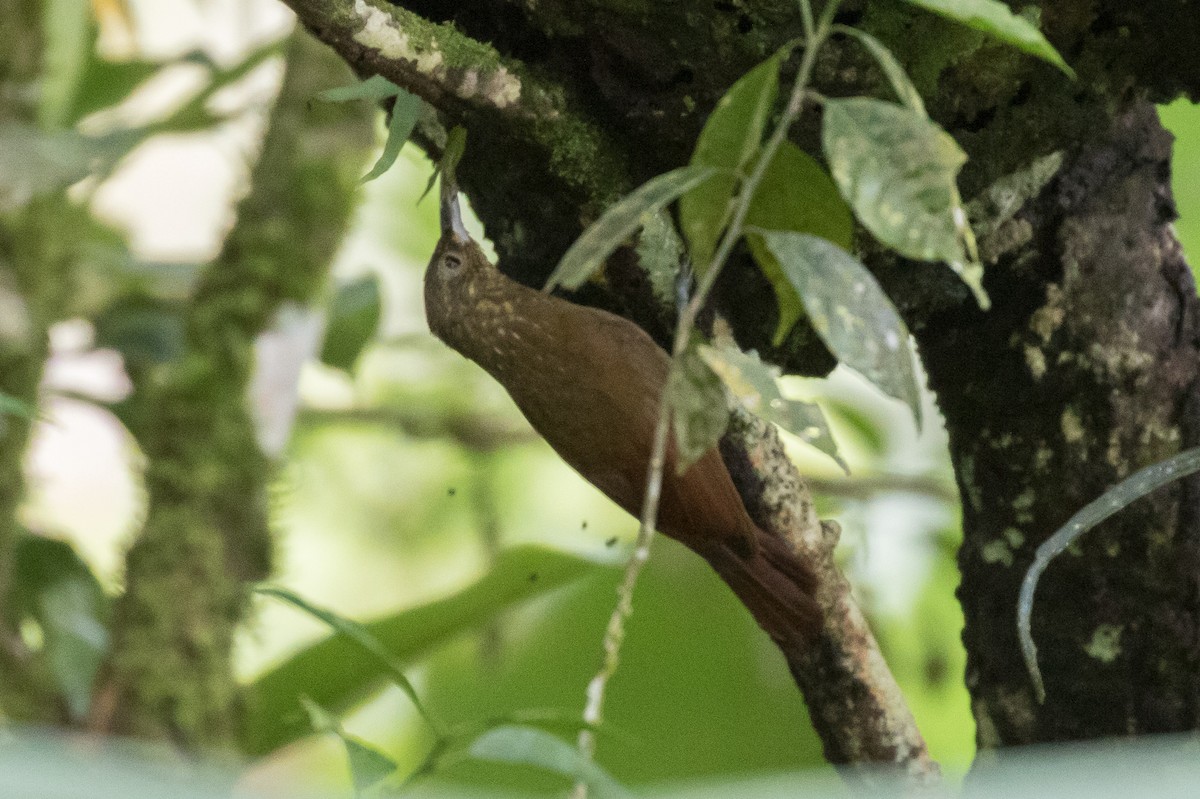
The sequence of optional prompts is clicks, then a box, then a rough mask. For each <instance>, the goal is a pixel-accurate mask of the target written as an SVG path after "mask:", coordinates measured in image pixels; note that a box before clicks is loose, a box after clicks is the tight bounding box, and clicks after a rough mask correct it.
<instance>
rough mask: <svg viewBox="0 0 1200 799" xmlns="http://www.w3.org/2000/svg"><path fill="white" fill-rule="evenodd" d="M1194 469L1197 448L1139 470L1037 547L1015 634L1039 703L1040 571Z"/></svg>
mask: <svg viewBox="0 0 1200 799" xmlns="http://www.w3.org/2000/svg"><path fill="white" fill-rule="evenodd" d="M1196 472H1200V447H1195V448H1193V449H1189V450H1184V451H1183V452H1181V453H1179V454H1178V455H1175V456H1174V457H1171V458H1167V459H1166V460H1165V461H1159V462H1158V463H1155V464H1151V465H1150V466H1147V467H1145V468H1144V469H1140V470H1138V471H1136V472H1134V473H1133V474H1131V475H1130V476H1129V477H1126V478H1125V479H1124V480H1122V481H1121V482H1119V483H1117V484H1116V485H1115V486H1113V487H1112V488H1110V489H1109V490H1108V491H1105V492H1104V493H1103V494H1101V495H1100V497H1099V498H1097V499H1094V500H1092V501H1091V502H1089V503H1088V504H1087V505H1085V506H1084V507H1083V509H1082V510H1080V511H1079V512H1078V513H1076V514H1075V515H1074V516H1072V517H1071V518H1070V519H1067V523H1066V524H1064V525H1063V526H1062V527H1061V528H1059V529H1058V530H1057V531H1056V532H1055V533H1054V535H1052V536H1050V537H1049V538H1047V539H1046V540H1045V541H1043V542H1042V545H1041V546H1039V547H1038V548H1037V552H1036V553H1034V556H1033V563H1032V564H1030V566H1029V571H1027V572H1025V579H1024V580H1023V581H1022V582H1021V594H1020V597H1019V598H1018V600H1017V633H1018V635H1019V636H1020V638H1021V655H1022V656H1023V657H1024V658H1025V668H1026V669H1028V671H1029V678H1030V680H1032V681H1033V687H1034V690H1035V691H1036V692H1037V697H1038V701H1039V702H1043V701H1045V699H1046V687H1045V685H1044V684H1043V682H1042V673H1041V671H1040V670H1039V669H1038V665H1037V646H1036V645H1035V644H1034V643H1033V632H1032V629H1031V625H1032V621H1031V619H1032V616H1033V594H1034V592H1035V591H1036V590H1037V585H1038V581H1039V580H1040V579H1041V577H1042V572H1044V571H1045V570H1046V567H1047V566H1049V565H1050V561H1052V560H1054V559H1055V558H1056V557H1058V556H1059V555H1061V554H1062V553H1063V552H1064V551H1065V550H1066V548H1067V547H1069V546H1071V544H1073V543H1075V542H1076V541H1078V540H1079V538H1080V537H1081V536H1082V535H1083V534H1084V533H1086V532H1087V531H1088V530H1091V529H1092V528H1093V527H1095V526H1097V525H1098V524H1100V523H1101V522H1103V521H1104V520H1106V519H1108V518H1109V517H1110V516H1112V515H1113V514H1115V513H1117V512H1118V511H1121V510H1124V509H1125V508H1127V507H1128V506H1129V505H1130V503H1132V502H1135V501H1136V500H1139V499H1141V498H1142V497H1144V496H1146V495H1147V494H1149V493H1151V492H1153V491H1157V490H1158V489H1160V488H1162V487H1163V486H1165V485H1167V484H1168V483H1173V482H1175V481H1176V480H1182V479H1183V478H1185V477H1188V476H1190V475H1193V474H1195V473H1196Z"/></svg>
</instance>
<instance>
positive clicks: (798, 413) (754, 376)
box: [700, 345, 850, 474]
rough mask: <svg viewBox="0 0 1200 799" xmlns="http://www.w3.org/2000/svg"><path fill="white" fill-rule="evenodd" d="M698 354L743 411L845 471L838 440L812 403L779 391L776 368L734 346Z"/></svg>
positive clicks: (845, 467)
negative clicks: (779, 428) (799, 442)
mask: <svg viewBox="0 0 1200 799" xmlns="http://www.w3.org/2000/svg"><path fill="white" fill-rule="evenodd" d="M700 356H701V357H702V358H704V360H705V362H706V363H707V364H708V365H709V366H710V367H711V368H712V370H713V371H714V372H716V373H717V374H718V375H719V376H720V378H721V380H723V381H724V383H725V385H726V386H727V387H728V388H729V390H730V391H731V392H733V395H734V396H735V397H737V398H738V400H739V401H740V402H741V403H742V405H744V406H745V407H746V410H748V411H750V412H751V413H753V414H754V415H755V416H758V417H760V418H762V419H765V420H766V421H768V422H772V423H773V424H777V425H779V426H780V427H782V428H783V429H784V430H786V431H788V432H789V433H791V434H792V435H794V436H797V437H798V438H799V439H800V440H801V441H804V442H805V443H806V444H810V445H811V446H813V447H815V448H817V449H818V450H820V451H821V452H823V453H825V454H826V455H828V456H829V457H831V458H833V460H834V462H835V463H837V465H838V466H840V467H841V468H842V470H843V471H845V472H846V473H847V474H849V473H850V467H848V466H847V465H846V462H845V461H844V460H842V456H841V455H840V454H839V453H838V448H837V442H835V441H834V440H833V433H831V432H830V430H829V423H828V422H826V421H825V414H824V413H822V412H821V408H820V407H819V406H817V405H816V404H815V403H811V402H802V401H800V400H791V399H787V398H785V397H784V396H783V394H782V392H780V390H779V383H778V382H777V381H778V377H779V369H778V368H777V367H774V366H770V365H769V364H766V363H763V362H762V361H761V360H760V359H759V357H758V356H757V355H755V354H754V353H745V352H742V351H741V350H739V349H736V348H733V347H724V348H719V349H718V348H717V347H710V346H707V345H704V346H701V347H700Z"/></svg>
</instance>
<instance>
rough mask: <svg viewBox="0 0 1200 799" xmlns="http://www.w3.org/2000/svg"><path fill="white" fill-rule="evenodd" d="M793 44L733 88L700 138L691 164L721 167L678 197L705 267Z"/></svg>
mask: <svg viewBox="0 0 1200 799" xmlns="http://www.w3.org/2000/svg"><path fill="white" fill-rule="evenodd" d="M790 49H791V48H790V46H789V47H788V48H785V49H784V50H780V51H778V52H777V53H775V54H774V55H772V56H771V57H770V58H768V59H767V60H766V61H764V62H762V63H761V64H759V65H758V66H756V67H755V68H754V69H752V70H750V71H749V72H747V73H746V74H745V75H743V76H742V77H741V78H739V79H738V81H737V82H736V83H734V84H733V86H731V87H729V90H728V91H727V92H725V96H724V97H722V98H721V99H720V101H718V102H717V106H716V108H714V109H713V111H712V113H711V114H709V117H708V121H707V122H705V123H704V130H702V131H701V132H700V138H699V139H697V140H696V149H695V151H694V152H693V153H692V164H693V165H697V166H711V167H716V168H717V169H720V170H722V172H721V173H720V174H717V175H715V176H714V177H713V178H712V180H709V181H706V182H705V183H703V184H701V185H699V186H697V187H696V188H694V189H692V190H691V191H689V192H687V193H686V194H684V195H683V196H682V197H680V198H679V221H680V226H681V227H682V228H683V234H684V236H686V237H687V240H688V244H689V245H690V247H691V254H692V260H693V262H694V263H695V264H696V265H697V267H698V268H700V269H704V268H706V267H707V266H708V262H709V261H711V260H712V256H713V252H714V251H715V250H716V248H717V242H718V241H719V240H720V237H721V231H722V230H724V228H725V223H726V221H727V219H726V216H727V213H728V211H729V201H730V198H731V197H732V195H733V191H734V189H735V188H736V187H737V184H738V177H737V173H738V172H740V171H742V170H744V169H745V167H746V166H747V165H748V164H749V163H750V161H751V160H752V159H753V158H754V157H755V155H756V154H757V153H758V150H759V147H760V146H761V145H762V139H763V132H764V131H765V130H766V125H767V117H768V116H769V114H770V112H771V108H772V106H773V105H774V104H775V99H776V97H777V96H778V94H779V65H780V63H781V62H782V60H783V57H784V56H785V55H786V53H787V52H789V51H790Z"/></svg>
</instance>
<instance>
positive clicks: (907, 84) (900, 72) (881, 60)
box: [834, 25, 929, 117]
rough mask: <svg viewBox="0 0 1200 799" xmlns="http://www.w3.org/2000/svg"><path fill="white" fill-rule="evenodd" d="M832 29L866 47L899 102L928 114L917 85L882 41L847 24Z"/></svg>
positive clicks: (917, 111) (925, 115) (918, 111)
mask: <svg viewBox="0 0 1200 799" xmlns="http://www.w3.org/2000/svg"><path fill="white" fill-rule="evenodd" d="M834 29H835V30H836V31H837V32H838V33H844V34H846V35H847V36H851V37H853V38H855V39H858V41H859V42H860V43H861V44H862V46H863V47H865V48H867V52H868V53H870V54H871V57H872V58H874V59H875V63H876V64H878V65H879V68H880V69H881V70H883V74H884V75H885V76H886V77H887V79H888V82H889V83H891V84H892V91H894V92H895V93H896V97H897V99H899V100H900V102H901V103H903V104H904V105H906V106H908V107H909V108H911V109H912V110H913V111H915V112H916V113H918V114H920V115H921V116H923V117H928V116H929V114H927V113H926V112H925V103H924V102H923V101H922V100H921V95H920V94H918V93H917V87H916V86H914V85H913V82H912V81H911V80H909V77H908V73H907V72H905V71H904V67H902V66H900V62H899V61H897V60H896V56H894V55H892V51H891V50H889V49H888V48H887V46H886V45H884V43H883V42H881V41H879V40H878V39H876V38H875V37H874V36H872V35H871V34H869V33H867V32H866V31H864V30H859V29H858V28H854V27H851V26H849V25H836V26H834Z"/></svg>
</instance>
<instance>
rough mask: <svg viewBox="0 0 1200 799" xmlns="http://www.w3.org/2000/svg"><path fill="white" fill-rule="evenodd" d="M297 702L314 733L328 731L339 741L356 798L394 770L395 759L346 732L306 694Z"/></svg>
mask: <svg viewBox="0 0 1200 799" xmlns="http://www.w3.org/2000/svg"><path fill="white" fill-rule="evenodd" d="M300 703H301V704H302V705H303V706H304V710H305V711H306V712H307V713H308V717H309V720H310V722H311V723H312V727H313V730H314V731H315V732H322V733H331V734H333V735H336V736H337V737H338V739H339V740H341V742H342V746H343V747H344V748H345V750H346V759H347V760H348V761H349V765H350V779H351V781H352V782H353V784H354V796H355V797H356V799H357V797H360V796H362V795H363V793H364V792H365V791H367V790H369V789H371V788H374V787H375V786H376V785H378V784H379V783H381V782H383V781H384V780H386V779H387V778H388V777H390V776H392V775H393V774H395V773H396V768H397V766H396V761H394V760H392V759H391V758H390V757H388V756H387V755H385V754H383V753H382V752H380V751H379V750H378V749H375V748H374V747H372V746H370V745H369V744H366V743H364V742H363V741H362V740H360V739H359V738H357V737H355V736H353V735H349V734H347V733H346V731H345V730H344V729H343V728H342V725H341V724H339V723H338V720H337V719H336V718H334V717H333V715H331V714H330V713H329V712H327V711H326V710H325V709H324V708H323V707H321V706H320V705H318V704H317V703H316V702H314V701H312V700H311V699H309V698H308V697H306V696H304V697H301V698H300Z"/></svg>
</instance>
